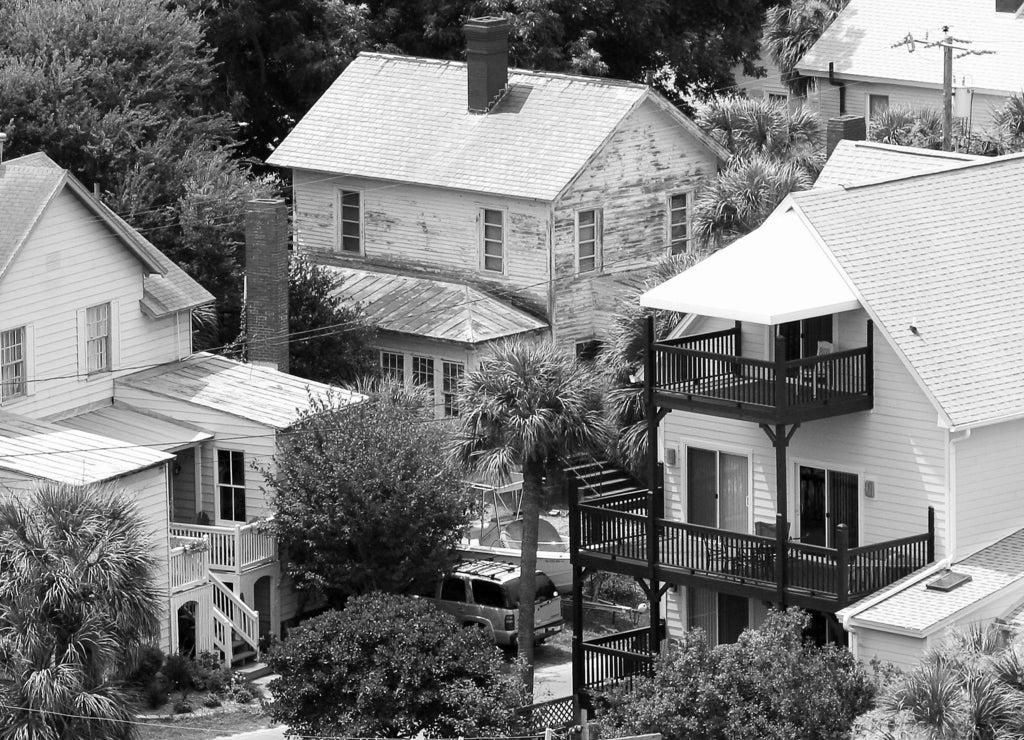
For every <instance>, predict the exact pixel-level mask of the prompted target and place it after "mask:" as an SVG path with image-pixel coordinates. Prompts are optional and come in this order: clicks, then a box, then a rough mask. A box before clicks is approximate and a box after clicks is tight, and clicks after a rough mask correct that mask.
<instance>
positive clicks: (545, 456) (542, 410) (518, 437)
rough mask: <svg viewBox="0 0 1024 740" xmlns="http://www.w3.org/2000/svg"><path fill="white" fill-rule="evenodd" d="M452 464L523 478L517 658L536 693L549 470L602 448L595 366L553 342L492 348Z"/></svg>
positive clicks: (470, 384)
mask: <svg viewBox="0 0 1024 740" xmlns="http://www.w3.org/2000/svg"><path fill="white" fill-rule="evenodd" d="M458 406H459V408H460V409H461V410H462V411H461V414H460V416H459V417H458V432H457V434H456V435H455V437H454V439H453V441H452V446H451V456H452V459H455V460H458V461H459V462H460V463H461V464H462V465H464V466H466V467H467V468H469V469H471V470H473V471H475V472H477V473H480V474H482V475H483V476H484V477H485V478H487V479H490V480H494V481H496V482H499V481H500V482H504V481H507V480H509V477H510V474H511V472H512V470H513V469H514V468H518V469H519V470H520V472H521V473H522V475H523V503H522V514H523V541H522V559H521V572H520V576H519V582H520V599H519V616H518V623H519V640H518V643H519V657H521V658H522V659H523V661H524V667H525V670H526V675H525V677H526V682H527V685H528V686H529V688H530V691H531V692H532V691H533V665H532V664H533V641H534V624H533V620H534V604H535V602H536V595H537V584H536V569H537V537H538V527H539V521H540V507H541V504H542V502H543V500H544V472H545V469H546V467H547V466H548V465H549V464H551V463H554V464H557V463H559V462H560V461H561V459H562V458H565V457H570V456H572V455H574V454H577V453H580V452H584V451H589V450H593V449H598V448H600V447H601V446H602V445H603V444H604V442H605V440H606V439H607V437H608V430H607V425H606V423H605V420H604V417H603V415H602V410H601V389H600V387H599V383H598V382H597V379H596V376H595V373H594V372H593V371H592V370H591V368H590V367H589V366H588V365H587V364H586V363H583V362H580V361H579V360H577V359H576V358H575V357H572V356H571V355H569V354H568V352H566V351H565V350H563V349H560V348H558V347H556V346H555V345H554V344H553V343H552V342H551V341H534V340H528V339H521V338H513V339H508V340H505V341H502V342H498V343H496V344H495V345H494V346H493V349H492V351H491V354H490V355H488V356H486V357H484V358H483V359H482V360H481V361H480V365H479V367H478V368H477V369H476V370H475V371H473V372H471V373H468V374H467V375H466V376H465V378H463V381H462V383H461V385H460V388H459V394H458Z"/></svg>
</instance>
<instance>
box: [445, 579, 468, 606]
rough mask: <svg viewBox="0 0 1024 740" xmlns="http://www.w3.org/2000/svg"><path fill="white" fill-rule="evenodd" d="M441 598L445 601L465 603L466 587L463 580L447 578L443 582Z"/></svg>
mask: <svg viewBox="0 0 1024 740" xmlns="http://www.w3.org/2000/svg"><path fill="white" fill-rule="evenodd" d="M441 598H442V599H444V600H445V601H465V600H466V585H465V583H463V581H462V579H461V578H452V577H449V578H445V579H444V580H443V581H442V582H441Z"/></svg>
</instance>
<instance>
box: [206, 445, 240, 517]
mask: <svg viewBox="0 0 1024 740" xmlns="http://www.w3.org/2000/svg"><path fill="white" fill-rule="evenodd" d="M214 459H215V461H216V464H217V477H216V480H217V486H216V491H217V521H218V522H226V523H237V522H244V521H245V516H246V511H245V451H244V450H234V449H224V448H220V447H218V448H217V454H216V455H215V456H214ZM225 459H226V462H225Z"/></svg>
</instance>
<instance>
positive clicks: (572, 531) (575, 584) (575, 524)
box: [568, 475, 585, 719]
mask: <svg viewBox="0 0 1024 740" xmlns="http://www.w3.org/2000/svg"><path fill="white" fill-rule="evenodd" d="M568 484H569V558H570V559H571V560H572V696H573V710H574V716H575V717H576V718H577V719H578V718H579V711H580V693H581V692H582V691H583V682H584V680H585V677H584V675H583V660H584V658H583V572H584V571H583V568H582V567H581V566H580V558H579V551H580V546H581V545H582V541H583V538H582V536H581V531H580V530H581V528H582V527H581V522H580V502H579V496H580V489H579V483H578V482H577V480H576V476H574V475H570V476H569V480H568Z"/></svg>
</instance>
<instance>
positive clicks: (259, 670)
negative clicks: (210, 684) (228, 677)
mask: <svg viewBox="0 0 1024 740" xmlns="http://www.w3.org/2000/svg"><path fill="white" fill-rule="evenodd" d="M235 673H240V674H242V676H243V677H244V678H245V680H246V681H256V679H258V678H263V677H265V676H270V675H272V672H271V670H270V666H268V665H267V664H266V663H263V662H261V661H253V662H252V663H247V664H246V665H244V666H240V667H238V668H236V669H235Z"/></svg>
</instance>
